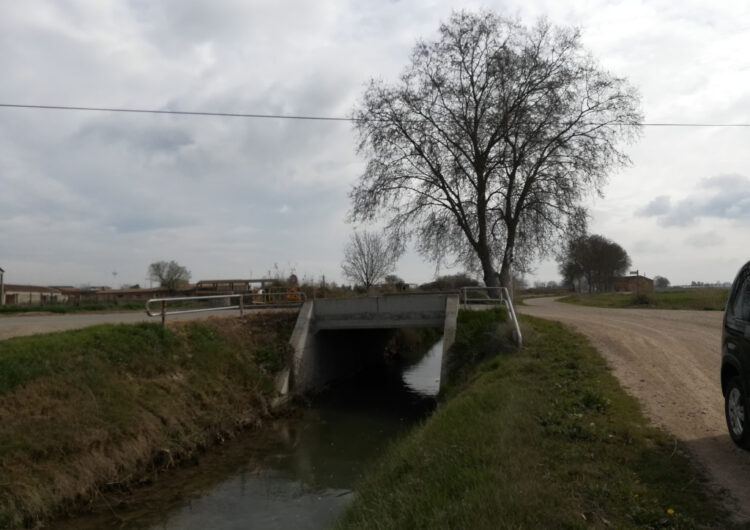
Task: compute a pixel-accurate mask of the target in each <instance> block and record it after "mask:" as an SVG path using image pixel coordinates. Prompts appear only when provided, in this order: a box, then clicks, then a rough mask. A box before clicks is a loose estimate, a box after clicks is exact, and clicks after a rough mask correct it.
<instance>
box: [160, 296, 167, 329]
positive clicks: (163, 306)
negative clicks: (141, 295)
mask: <svg viewBox="0 0 750 530" xmlns="http://www.w3.org/2000/svg"><path fill="white" fill-rule="evenodd" d="M166 325H167V301H166V300H162V301H161V327H166Z"/></svg>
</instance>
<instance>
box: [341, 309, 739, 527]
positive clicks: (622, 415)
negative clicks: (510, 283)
mask: <svg viewBox="0 0 750 530" xmlns="http://www.w3.org/2000/svg"><path fill="white" fill-rule="evenodd" d="M477 318H480V319H481V318H482V317H481V316H479V315H477ZM469 320H470V321H471V322H469V323H468V324H469V326H473V327H474V328H475V329H474V333H473V334H474V335H475V336H476V334H477V333H478V334H480V335H481V331H479V330H481V329H482V328H484V329H485V332H486V333H485V334H491V333H492V329H488V328H487V327H484V326H481V325H478V324H477V322H476V321H475V320H474V318H472V317H469ZM523 320H524V336H525V341H526V344H525V346H524V347H523V349H522V350H520V351H512V352H507V353H503V354H501V355H496V356H494V357H493V358H491V359H488V360H485V361H484V362H483V363H481V364H480V365H479V366H478V368H477V369H476V370H475V371H474V374H473V376H472V377H470V378H469V379H468V380H466V382H465V383H464V384H463V385H459V386H462V390H461V391H460V392H458V393H457V394H456V395H455V396H454V397H452V398H451V399H449V400H448V401H446V402H445V403H443V404H442V406H441V407H439V408H438V410H437V412H436V413H435V414H434V415H433V416H432V417H431V418H429V419H428V420H427V421H426V422H425V423H424V425H423V426H421V427H420V428H418V429H416V430H415V431H413V432H412V433H411V434H410V435H409V436H408V437H406V438H405V439H403V440H402V441H400V442H398V443H396V444H395V445H394V446H392V447H391V449H390V450H389V451H388V453H387V454H386V456H385V457H384V458H382V459H381V460H380V461H379V462H378V463H377V464H376V465H375V466H374V467H373V469H372V470H371V471H370V472H369V474H368V475H367V476H366V477H365V479H364V481H363V482H362V483H361V484H360V485H359V487H358V488H357V493H356V497H355V501H354V503H353V505H352V506H351V508H350V509H349V510H348V511H347V512H346V513H345V514H344V516H343V517H342V518H341V519H340V520H339V521H338V522H337V525H336V528H339V529H342V528H378V529H379V528H382V529H386V528H389V529H390V528H425V529H427V528H429V529H442V528H445V529H448V528H487V529H495V528H732V527H733V525H732V523H731V522H730V521H729V520H728V515H727V514H726V513H725V512H724V511H722V509H721V508H718V507H717V505H716V504H714V502H713V500H712V499H711V498H709V497H707V495H706V493H705V489H704V482H703V479H702V478H701V477H700V475H698V474H697V473H696V471H695V470H694V468H693V467H692V465H691V463H690V461H689V459H688V457H687V455H686V454H685V452H684V450H683V448H682V447H681V445H680V444H679V443H677V442H675V440H673V439H672V438H670V437H669V436H668V435H666V434H665V433H663V432H661V431H659V430H657V429H655V428H652V427H649V426H648V425H647V422H646V420H645V419H644V417H643V415H642V413H641V410H640V408H639V406H638V404H637V402H636V401H635V400H634V399H633V398H631V397H629V396H628V395H627V394H626V393H625V392H624V391H623V390H622V389H621V388H620V386H619V384H618V383H617V381H616V379H615V378H614V377H613V376H612V374H611V373H610V372H609V370H608V368H607V366H606V365H605V362H604V361H603V359H602V358H601V357H600V356H599V355H598V353H597V352H596V351H595V350H594V349H593V347H592V346H591V345H590V344H589V343H588V341H587V340H586V339H585V338H584V337H583V336H582V335H580V334H577V333H574V332H572V331H570V330H568V329H567V328H565V327H563V326H562V325H561V324H559V323H554V322H547V321H543V320H538V319H532V318H530V317H524V319H523ZM466 324H467V323H464V326H465V325H466ZM459 329H460V328H459ZM490 342H491V341H490Z"/></svg>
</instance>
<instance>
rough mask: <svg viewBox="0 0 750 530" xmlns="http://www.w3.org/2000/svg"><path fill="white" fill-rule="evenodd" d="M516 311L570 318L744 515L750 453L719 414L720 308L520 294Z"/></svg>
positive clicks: (748, 509) (749, 496)
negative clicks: (605, 305)
mask: <svg viewBox="0 0 750 530" xmlns="http://www.w3.org/2000/svg"><path fill="white" fill-rule="evenodd" d="M525 303H526V305H525V306H517V308H516V310H517V311H518V312H519V313H524V314H527V315H532V316H536V317H541V318H547V319H551V320H558V321H560V322H563V323H565V324H569V325H571V326H572V327H574V328H575V329H577V330H578V331H580V332H582V333H584V334H585V335H586V336H588V338H589V339H590V340H591V342H592V343H593V344H594V346H596V348H597V349H598V350H599V351H600V352H601V353H602V355H604V357H605V358H606V359H607V361H608V362H609V364H610V366H611V367H612V370H613V373H614V374H615V376H617V378H618V379H619V380H620V382H621V383H622V385H623V386H624V387H625V389H626V390H627V391H628V392H629V393H630V394H631V395H633V396H635V397H636V398H638V399H639V400H640V402H641V404H642V406H643V408H644V410H645V412H646V414H647V416H648V417H649V418H650V419H651V420H652V421H653V422H654V423H655V424H656V425H659V426H660V427H663V428H665V429H666V430H667V431H669V432H670V433H672V434H673V435H674V436H675V437H677V438H678V439H679V440H682V441H683V442H684V443H685V445H686V446H687V447H688V449H689V450H690V451H691V452H692V453H693V454H694V456H695V457H696V459H697V462H698V463H699V464H700V465H701V466H703V467H704V468H705V469H706V471H707V474H708V476H709V478H710V479H711V480H712V482H713V483H714V485H715V486H717V489H719V490H721V489H724V490H727V491H728V492H730V493H731V495H732V497H734V499H729V498H727V505H728V506H729V507H730V508H731V509H732V511H733V513H735V514H736V516H737V517H738V518H741V519H744V520H750V453H748V452H745V451H742V450H740V449H738V448H736V447H735V445H734V444H733V443H732V441H731V439H730V438H729V435H728V434H727V429H726V425H725V422H724V400H723V397H722V395H721V384H720V382H719V367H720V359H721V356H720V349H719V348H720V343H721V318H722V313H721V312H720V311H670V310H653V309H599V308H592V307H581V306H574V305H570V304H562V303H558V302H555V301H554V300H552V299H550V298H536V299H529V300H526V302H525Z"/></svg>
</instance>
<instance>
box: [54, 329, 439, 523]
mask: <svg viewBox="0 0 750 530" xmlns="http://www.w3.org/2000/svg"><path fill="white" fill-rule="evenodd" d="M441 352H442V341H441V342H439V343H438V344H436V345H435V346H434V347H433V348H432V349H431V350H430V351H429V352H428V354H426V355H425V357H424V358H423V359H422V360H421V361H420V362H419V363H417V364H416V365H413V366H410V367H404V366H403V365H400V364H399V363H398V362H397V361H392V362H390V363H389V364H387V365H383V366H379V367H375V368H372V369H369V370H368V371H367V372H366V373H364V374H362V375H361V376H360V377H357V378H353V379H350V380H347V381H345V382H342V383H340V384H337V385H334V386H332V387H331V388H329V389H327V390H326V391H325V392H322V393H321V394H319V395H317V396H315V397H314V398H313V400H312V406H311V407H310V409H309V410H306V411H304V413H303V415H302V418H300V419H295V420H294V421H292V422H288V423H281V424H279V425H278V426H277V428H276V430H275V432H273V433H272V434H271V436H270V437H269V439H268V440H246V441H245V442H244V443H243V442H241V441H238V440H235V441H233V442H232V443H231V444H229V446H232V447H228V450H227V451H226V452H225V453H224V454H223V455H222V454H219V455H209V456H207V457H206V458H204V459H202V461H201V464H200V465H199V466H197V467H196V468H191V469H188V470H179V471H176V472H175V473H173V474H170V475H173V476H170V477H168V478H166V479H164V480H162V479H160V481H159V483H158V484H157V485H155V486H153V488H152V489H153V492H151V493H149V492H148V491H145V492H141V493H140V495H141V496H145V497H146V499H143V500H141V501H138V500H135V501H134V504H136V505H137V507H136V508H129V509H128V508H125V509H121V508H119V507H118V508H113V509H112V510H111V513H108V514H99V515H97V516H90V517H86V518H78V519H76V520H72V521H69V522H68V523H67V524H64V525H61V526H59V527H58V528H60V529H63V528H101V527H112V528H124V529H136V528H138V529H142V528H150V529H153V530H156V529H164V530H173V529H175V530H176V529H199V528H200V529H204V528H213V529H235V528H236V529H239V528H243V529H245V528H263V529H275V528H279V529H281V528H283V529H286V528H305V529H307V528H310V529H312V528H326V527H328V526H329V525H330V524H331V523H332V522H333V520H334V519H335V518H336V516H337V515H338V514H340V513H341V511H342V510H343V508H344V507H345V506H346V504H347V503H348V502H350V500H351V497H352V488H353V487H354V485H355V483H356V481H357V480H358V479H359V478H360V477H361V476H362V474H363V472H364V471H365V470H366V468H367V465H368V464H370V463H372V462H373V461H374V460H375V458H376V457H377V456H378V455H379V454H381V453H382V451H383V450H384V449H385V448H386V447H387V445H388V444H390V443H392V442H393V440H394V439H396V438H397V437H398V436H400V435H402V434H404V433H405V432H406V431H407V430H408V428H409V427H411V426H413V425H414V424H415V423H416V422H419V421H421V420H422V419H424V418H425V417H426V416H427V415H429V414H430V412H432V410H433V409H434V407H435V395H436V394H437V391H438V388H439V378H440V360H441ZM253 436H254V434H253V433H249V434H248V438H251V437H253ZM211 477H213V478H211ZM207 482H208V483H207ZM170 485H172V486H173V487H170ZM164 490H166V492H164ZM159 492H161V493H159Z"/></svg>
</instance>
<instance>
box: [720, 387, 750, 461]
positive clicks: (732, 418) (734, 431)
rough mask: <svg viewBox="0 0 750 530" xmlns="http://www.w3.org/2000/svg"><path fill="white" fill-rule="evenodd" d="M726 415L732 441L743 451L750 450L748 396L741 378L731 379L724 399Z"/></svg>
mask: <svg viewBox="0 0 750 530" xmlns="http://www.w3.org/2000/svg"><path fill="white" fill-rule="evenodd" d="M724 414H725V416H726V418H727V427H728V428H729V436H731V437H732V441H733V442H734V443H736V444H737V445H739V446H740V447H742V448H743V449H750V425H748V407H747V396H745V391H744V389H743V387H742V381H740V378H739V377H733V378H732V379H730V381H729V384H728V385H727V393H726V395H725V397H724Z"/></svg>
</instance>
